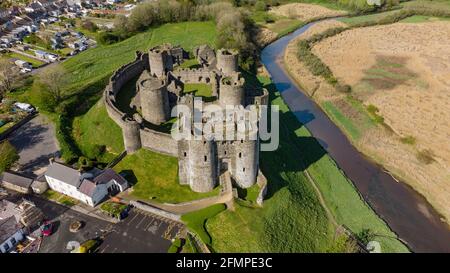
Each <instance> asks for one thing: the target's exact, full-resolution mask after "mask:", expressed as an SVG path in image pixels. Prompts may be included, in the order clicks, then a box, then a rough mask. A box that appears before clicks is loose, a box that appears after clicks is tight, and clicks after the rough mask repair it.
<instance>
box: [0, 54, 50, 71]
mask: <svg viewBox="0 0 450 273" xmlns="http://www.w3.org/2000/svg"><path fill="white" fill-rule="evenodd" d="M3 56H4V57H6V58H13V59H19V60H22V61H25V62H29V63H30V64H31V65H32V66H33V68H38V67H40V66H42V65H43V64H44V62H42V61H39V60H36V59H33V58H30V57H28V56H25V55H22V54H19V53H16V52H10V53H7V54H4V55H3Z"/></svg>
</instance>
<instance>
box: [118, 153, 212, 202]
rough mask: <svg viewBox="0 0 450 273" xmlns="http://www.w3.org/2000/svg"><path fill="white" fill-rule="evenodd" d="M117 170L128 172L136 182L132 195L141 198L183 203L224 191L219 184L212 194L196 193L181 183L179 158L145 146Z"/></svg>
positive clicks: (130, 178)
mask: <svg viewBox="0 0 450 273" xmlns="http://www.w3.org/2000/svg"><path fill="white" fill-rule="evenodd" d="M114 170H116V171H117V172H123V173H124V174H126V179H127V180H128V181H129V182H130V183H131V184H133V191H132V193H131V195H132V196H133V197H135V198H138V199H141V200H147V201H156V202H160V203H180V202H186V201H192V200H196V199H200V198H205V197H210V196H215V195H218V194H219V190H220V188H219V187H217V188H216V189H214V190H213V191H211V192H208V193H196V192H193V191H192V190H191V189H190V187H189V186H188V185H180V184H179V182H178V160H177V158H176V157H171V156H167V155H162V154H159V153H155V152H152V151H149V150H144V149H141V150H139V151H138V152H136V153H135V154H132V155H127V156H126V157H125V158H124V159H123V160H122V161H120V162H119V164H117V165H116V166H115V167H114Z"/></svg>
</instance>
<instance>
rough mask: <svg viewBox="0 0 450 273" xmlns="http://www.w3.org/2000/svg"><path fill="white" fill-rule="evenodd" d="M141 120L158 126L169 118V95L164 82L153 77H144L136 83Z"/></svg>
mask: <svg viewBox="0 0 450 273" xmlns="http://www.w3.org/2000/svg"><path fill="white" fill-rule="evenodd" d="M137 89H138V92H139V94H140V95H139V96H140V100H141V108H142V116H143V118H144V119H145V120H146V121H148V122H150V123H153V124H156V125H159V124H161V123H163V122H165V121H167V120H169V117H170V107H169V95H168V92H167V86H166V82H165V81H164V80H160V79H157V78H154V77H144V78H143V79H140V80H139V81H138V83H137Z"/></svg>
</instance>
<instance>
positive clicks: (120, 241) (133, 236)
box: [99, 208, 184, 253]
mask: <svg viewBox="0 0 450 273" xmlns="http://www.w3.org/2000/svg"><path fill="white" fill-rule="evenodd" d="M183 228H184V226H183V225H182V224H181V223H178V222H175V221H172V220H169V219H167V218H163V217H160V216H157V215H154V214H151V213H147V212H144V211H141V210H139V209H136V208H134V209H132V210H131V212H130V214H129V215H128V217H127V218H125V219H124V220H123V221H122V222H120V223H118V224H116V225H114V227H113V229H112V231H111V232H110V233H109V234H108V235H107V236H106V238H105V240H104V241H103V243H102V245H101V246H100V248H99V252H100V253H167V250H168V249H169V247H170V245H171V244H172V242H171V239H173V238H175V236H176V235H177V233H178V232H181V231H182V229H183Z"/></svg>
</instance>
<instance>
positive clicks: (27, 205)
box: [0, 199, 44, 233]
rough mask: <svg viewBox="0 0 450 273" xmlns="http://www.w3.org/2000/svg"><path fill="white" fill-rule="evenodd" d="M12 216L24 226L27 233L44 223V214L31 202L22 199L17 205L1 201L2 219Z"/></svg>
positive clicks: (0, 217)
mask: <svg viewBox="0 0 450 273" xmlns="http://www.w3.org/2000/svg"><path fill="white" fill-rule="evenodd" d="M11 216H13V217H14V218H15V219H16V222H17V223H19V224H21V225H22V226H23V231H24V232H25V233H27V232H31V231H32V230H33V229H35V228H37V227H39V226H40V224H41V223H42V222H43V221H44V213H42V211H41V210H40V209H39V208H38V207H36V205H35V204H34V203H33V202H31V201H29V200H26V199H22V200H20V201H18V202H17V203H13V202H10V201H8V200H0V219H7V218H9V217H11Z"/></svg>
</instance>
